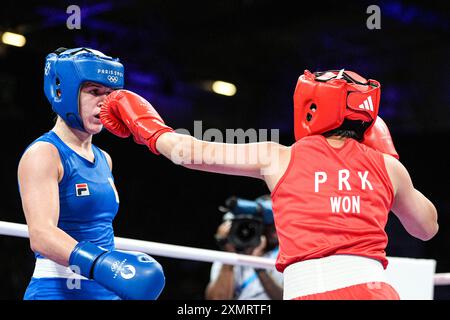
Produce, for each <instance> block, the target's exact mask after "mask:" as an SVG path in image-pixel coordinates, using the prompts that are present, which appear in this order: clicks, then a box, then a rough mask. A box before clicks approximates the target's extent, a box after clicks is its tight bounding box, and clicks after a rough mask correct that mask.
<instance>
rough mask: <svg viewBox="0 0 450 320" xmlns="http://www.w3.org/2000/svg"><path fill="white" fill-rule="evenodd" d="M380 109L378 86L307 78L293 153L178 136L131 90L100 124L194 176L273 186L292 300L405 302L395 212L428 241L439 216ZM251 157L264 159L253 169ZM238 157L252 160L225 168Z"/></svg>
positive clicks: (281, 266) (351, 79)
mask: <svg viewBox="0 0 450 320" xmlns="http://www.w3.org/2000/svg"><path fill="white" fill-rule="evenodd" d="M379 103H380V83H379V82H378V81H375V80H367V79H365V78H363V77H362V76H360V75H358V74H357V73H355V72H351V71H344V70H340V71H326V72H315V73H311V72H309V71H305V72H304V74H303V75H301V76H300V78H299V80H298V83H297V87H296V89H295V93H294V121H295V137H296V140H297V141H296V142H295V143H294V144H293V145H292V146H282V145H280V144H278V143H274V142H262V143H249V144H241V145H237V144H224V143H215V142H206V141H201V140H198V139H195V138H194V137H192V136H189V135H185V134H178V133H176V132H174V130H173V129H172V128H170V127H168V126H167V125H165V124H164V121H163V120H162V119H161V117H160V116H159V114H158V113H157V112H156V111H155V109H154V108H153V107H152V106H151V105H150V103H148V102H147V101H146V100H145V99H143V98H142V97H140V96H138V95H136V94H134V93H132V92H130V91H126V90H117V91H114V92H113V93H111V94H110V95H109V96H108V97H107V98H106V99H105V102H104V104H103V106H102V110H101V115H100V117H101V120H102V122H103V124H104V125H105V127H106V128H107V129H108V130H109V131H111V132H112V133H114V134H116V135H117V136H119V137H128V136H129V135H130V134H132V135H133V138H134V140H135V141H136V142H137V143H140V144H144V145H146V146H148V148H149V149H150V150H151V151H152V152H153V153H155V154H163V155H164V156H165V157H167V158H169V159H171V160H172V161H173V162H174V163H177V164H181V165H183V166H185V167H187V168H191V169H196V170H203V171H209V172H217V173H222V174H232V175H241V176H250V177H254V178H259V179H262V180H264V181H265V182H266V184H267V186H268V188H269V189H270V191H271V193H272V194H271V195H272V201H273V211H274V219H275V225H276V228H277V234H278V238H279V246H280V251H279V255H278V257H277V261H276V268H277V269H278V271H280V272H283V276H284V293H283V295H284V299H364V300H367V299H399V296H398V294H397V292H396V291H395V290H394V289H393V288H392V287H391V286H390V285H389V284H388V283H387V282H386V279H385V273H384V269H385V268H386V267H387V264H388V261H387V259H386V253H385V248H386V245H387V241H388V238H387V235H386V233H385V231H384V228H385V225H386V222H387V219H388V214H389V212H390V211H392V212H394V214H395V215H396V216H397V217H398V218H399V220H400V221H401V223H402V224H403V226H404V227H405V229H406V230H407V231H408V232H409V233H410V234H411V235H412V236H414V237H416V238H419V239H421V240H424V241H426V240H429V239H431V238H432V237H433V236H434V235H435V234H436V233H437V231H438V223H437V211H436V208H435V207H434V205H433V204H432V202H431V201H430V200H428V199H427V198H426V197H425V196H424V195H423V194H422V193H421V192H419V191H418V190H417V189H415V187H414V186H413V183H412V181H411V178H410V175H409V173H408V171H407V169H406V168H405V167H404V166H403V165H402V164H401V163H400V161H399V160H398V158H399V157H398V154H397V152H396V150H395V148H394V145H393V143H392V139H391V137H390V134H389V130H388V128H387V126H386V124H385V123H384V122H383V121H382V120H381V118H379V117H378V107H379ZM252 152H257V153H258V155H260V154H264V155H265V156H264V157H258V158H257V159H258V160H256V161H249V159H250V158H252V157H251V155H252V154H251V153H252ZM229 154H232V155H235V156H236V157H234V158H233V159H236V158H237V159H241V160H242V159H245V160H248V161H234V162H233V161H223V160H224V155H229ZM252 159H255V158H254V157H253V158H252ZM227 160H229V158H227Z"/></svg>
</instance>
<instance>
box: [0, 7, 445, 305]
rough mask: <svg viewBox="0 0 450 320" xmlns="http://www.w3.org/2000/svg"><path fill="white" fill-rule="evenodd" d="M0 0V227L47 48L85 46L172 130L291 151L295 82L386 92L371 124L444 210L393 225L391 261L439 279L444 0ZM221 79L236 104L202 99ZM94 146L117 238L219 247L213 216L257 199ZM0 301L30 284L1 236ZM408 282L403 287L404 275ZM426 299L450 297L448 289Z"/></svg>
mask: <svg viewBox="0 0 450 320" xmlns="http://www.w3.org/2000/svg"><path fill="white" fill-rule="evenodd" d="M38 3H39V4H37V2H36V3H35V4H34V2H23V3H21V2H18V1H9V0H8V1H2V6H1V7H2V8H1V11H0V33H2V32H5V31H11V32H17V33H20V34H23V35H24V36H25V37H26V41H27V42H26V45H25V46H23V47H20V48H19V47H13V46H8V45H5V44H0V108H1V112H0V121H1V124H2V132H3V137H4V138H3V139H2V150H3V152H2V156H1V157H0V161H1V165H0V170H1V179H2V180H1V181H2V190H1V191H2V192H1V198H2V201H1V202H0V206H1V207H0V220H3V221H10V222H17V223H24V222H25V220H24V216H23V213H22V209H21V203H20V198H19V194H18V190H17V178H16V170H17V164H18V161H19V159H20V156H21V154H22V152H23V150H24V149H25V148H26V146H27V145H28V144H29V143H30V142H32V141H33V140H34V139H35V138H37V137H38V136H40V135H41V134H42V133H44V132H46V131H48V130H50V129H51V128H52V126H53V114H52V111H51V108H50V106H49V104H48V102H47V100H46V98H45V96H44V93H43V89H42V87H43V70H44V59H45V56H46V54H47V53H49V52H50V51H53V50H55V49H56V48H58V47H61V46H64V47H80V46H87V47H92V48H96V49H98V50H101V51H103V52H105V53H106V54H109V55H112V56H117V57H120V59H121V61H122V62H123V63H124V65H125V70H126V73H125V82H126V87H127V88H128V89H130V90H134V91H136V92H137V93H139V94H141V95H143V96H144V97H145V98H147V99H148V100H149V101H150V102H151V103H152V104H153V105H154V106H155V107H156V109H157V110H158V111H159V113H160V114H161V115H162V117H163V118H164V119H165V121H166V123H167V124H169V125H170V126H172V127H173V128H185V129H188V130H190V131H191V132H193V127H194V120H202V121H203V123H202V126H203V131H204V130H206V129H209V128H218V129H219V130H221V131H222V132H225V129H226V128H243V129H249V128H255V129H264V128H267V129H279V130H280V142H281V143H282V144H285V145H290V144H292V143H293V142H294V135H293V114H292V95H293V90H294V87H295V84H296V81H297V78H298V76H299V75H300V74H301V73H302V72H303V70H304V69H309V70H311V71H315V70H325V69H341V68H346V69H349V70H354V71H357V72H359V73H361V74H362V75H364V76H367V77H370V78H373V79H377V80H379V81H380V82H381V83H382V98H381V107H380V115H381V116H382V117H383V118H384V119H385V121H386V123H387V124H388V125H389V127H390V130H391V133H392V136H393V139H394V142H395V144H396V148H397V151H398V152H399V154H400V158H401V161H402V162H403V163H404V164H405V166H406V167H407V168H408V169H409V172H410V174H411V176H412V179H413V181H414V184H415V186H416V188H417V189H419V190H421V191H422V192H423V193H424V194H425V195H427V196H428V197H429V198H430V199H431V200H432V201H433V202H434V203H435V205H436V207H437V208H438V212H439V223H440V231H439V234H438V235H437V236H436V237H435V238H434V239H432V240H431V241H428V242H421V241H419V240H415V239H414V238H412V237H411V236H409V235H408V234H407V233H406V231H404V229H403V228H402V227H401V225H400V224H399V222H398V220H397V219H396V218H395V217H394V216H393V215H391V217H390V220H389V223H388V226H387V232H388V234H389V236H390V241H389V245H388V248H387V253H388V255H389V256H398V257H415V258H430V259H436V260H437V272H450V250H449V243H450V217H449V213H450V193H449V191H448V185H449V183H450V174H449V170H448V167H449V166H450V156H449V153H448V150H447V149H448V146H449V139H450V107H449V106H450V90H449V75H450V67H449V57H450V50H449V49H450V46H449V40H448V39H449V21H450V20H449V15H450V14H449V5H448V2H447V1H442V2H440V1H439V2H433V1H426V2H423V1H412V2H410V1H408V2H406V1H396V0H392V1H379V2H374V1H336V2H330V1H311V2H309V1H308V4H306V2H303V1H297V2H295V3H294V2H287V1H286V2H284V1H279V0H277V1H272V0H259V1H256V0H215V1H196V0H191V1H162V0H160V1H133V0H130V1H96V2H95V3H93V2H89V1H39V2H38ZM73 4H76V5H78V6H79V7H80V9H81V29H79V30H76V29H74V30H69V29H68V28H67V26H66V20H67V19H68V17H69V14H67V13H66V9H67V7H68V6H69V5H73ZM372 4H376V5H378V6H379V8H380V9H381V11H380V12H381V29H373V30H371V29H369V28H368V27H367V25H366V21H367V19H369V17H370V15H371V14H368V13H366V10H367V8H368V6H369V5H372ZM211 80H224V81H228V82H231V83H234V84H235V85H236V86H237V93H236V95H235V96H233V97H226V96H220V95H217V94H215V93H212V92H210V91H207V90H204V86H203V85H204V83H205V82H207V81H211ZM94 143H95V144H97V145H98V146H100V147H101V148H103V149H105V150H106V151H108V152H109V153H110V154H111V156H112V158H113V161H114V170H113V172H114V176H115V180H116V185H117V188H118V191H119V194H120V198H121V206H120V211H119V214H118V216H117V218H116V220H115V222H114V226H115V231H116V235H117V236H120V237H128V238H134V239H140V240H148V241H155V242H162V243H168V244H176V245H183V246H191V247H197V248H206V249H217V247H216V245H215V243H214V240H213V235H214V233H215V230H216V227H217V226H218V224H219V223H220V221H221V219H222V214H221V213H220V212H219V211H218V210H217V207H218V206H219V205H221V204H223V202H224V200H225V199H226V198H227V197H229V196H230V195H238V196H241V197H244V198H248V199H253V198H256V197H258V196H260V195H262V194H265V193H268V189H267V188H266V187H265V185H264V184H263V182H261V181H259V180H254V179H251V178H244V177H234V176H225V175H217V174H211V173H202V172H195V171H190V170H187V169H185V168H182V167H178V166H175V165H173V164H172V163H171V162H170V161H168V160H166V159H165V158H162V157H157V156H155V155H153V154H151V153H150V152H148V151H147V150H146V148H145V147H143V146H138V145H135V144H134V143H133V141H132V140H131V139H126V140H123V139H119V138H116V137H115V136H112V135H111V134H109V133H108V132H106V131H104V132H102V133H101V134H99V135H98V136H95V138H94ZM0 252H1V254H2V255H1V258H0V259H1V262H0V274H2V279H1V280H0V299H21V298H22V295H23V293H24V290H25V288H26V286H27V284H28V281H29V278H30V277H31V275H32V272H33V267H34V257H33V254H32V252H31V250H30V249H29V245H28V240H27V239H22V238H14V237H7V236H1V235H0ZM156 258H157V259H158V260H159V261H160V262H161V263H162V265H163V266H164V268H165V273H166V277H167V285H166V288H165V290H164V292H163V294H162V295H161V299H194V300H196V299H203V298H204V289H205V286H206V284H207V283H208V280H209V269H210V264H209V263H204V262H194V261H188V260H179V259H170V258H163V257H156ZM412 281H413V279H412ZM435 299H450V286H447V287H436V288H435Z"/></svg>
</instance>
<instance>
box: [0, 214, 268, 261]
mask: <svg viewBox="0 0 450 320" xmlns="http://www.w3.org/2000/svg"><path fill="white" fill-rule="evenodd" d="M1 234H3V235H7V236H14V237H22V238H28V227H27V225H25V224H20V223H12V222H5V221H0V235H1ZM114 241H115V244H116V248H117V249H120V250H129V251H141V252H145V253H149V254H152V255H156V256H161V257H170V258H177V259H186V260H195V261H204V262H214V261H220V262H222V263H225V264H233V265H244V266H250V267H254V268H266V269H270V268H274V265H275V261H274V260H273V259H271V258H263V257H256V256H249V255H244V254H237V253H231V252H222V251H216V250H207V249H197V248H191V247H184V246H177V245H172V244H165V243H158V242H150V241H142V240H134V239H127V238H119V237H115V239H114Z"/></svg>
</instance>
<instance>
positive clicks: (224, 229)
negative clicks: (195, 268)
mask: <svg viewBox="0 0 450 320" xmlns="http://www.w3.org/2000/svg"><path fill="white" fill-rule="evenodd" d="M226 206H227V207H226V208H223V207H222V211H226V214H225V215H224V217H223V220H224V221H223V222H222V223H221V224H220V225H219V227H218V229H217V232H216V234H215V238H216V241H217V244H218V245H219V247H220V248H221V250H223V251H228V252H236V253H240V254H247V255H254V256H261V257H268V258H273V259H275V258H276V257H277V254H278V238H277V234H276V230H275V225H274V221H273V212H272V202H271V200H270V196H263V197H260V198H257V199H256V200H255V201H249V200H245V199H239V198H235V197H232V198H229V199H228V200H227V201H226ZM224 209H225V210H224ZM282 288H283V277H282V274H281V273H279V272H278V271H277V270H276V269H275V268H273V269H255V268H252V267H248V266H233V265H228V264H222V263H219V262H214V263H213V265H212V267H211V275H210V282H209V284H208V286H207V288H206V294H205V296H206V299H208V300H219V299H220V300H270V299H271V300H281V299H282V298H283V289H282Z"/></svg>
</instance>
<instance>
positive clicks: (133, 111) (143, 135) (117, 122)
mask: <svg viewBox="0 0 450 320" xmlns="http://www.w3.org/2000/svg"><path fill="white" fill-rule="evenodd" d="M100 120H101V121H102V123H103V125H104V126H105V128H106V129H108V130H109V131H110V132H111V133H113V134H115V135H117V136H119V137H122V138H126V137H128V136H129V135H130V132H131V133H132V134H133V138H134V141H136V143H139V144H144V145H146V146H147V147H148V148H149V149H150V151H151V152H153V153H154V154H159V152H158V150H156V140H158V138H159V136H160V135H162V134H163V133H165V132H172V131H173V129H172V128H170V127H168V126H166V125H165V124H164V121H163V120H162V119H161V116H160V115H159V114H158V112H156V110H155V109H154V108H153V107H152V105H151V104H150V103H149V102H148V101H147V100H145V99H144V98H142V97H141V96H139V95H138V94H136V93H134V92H131V91H128V90H116V91H113V92H112V93H110V94H109V95H108V96H107V97H106V99H105V101H104V102H103V104H102V108H101V110H100ZM127 133H128V135H127Z"/></svg>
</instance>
